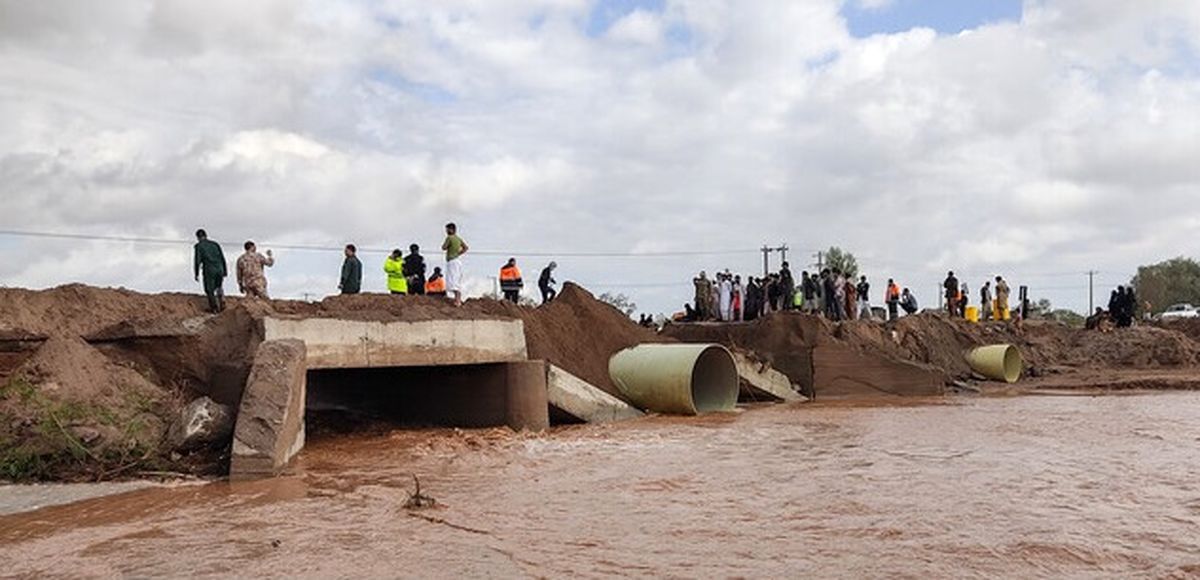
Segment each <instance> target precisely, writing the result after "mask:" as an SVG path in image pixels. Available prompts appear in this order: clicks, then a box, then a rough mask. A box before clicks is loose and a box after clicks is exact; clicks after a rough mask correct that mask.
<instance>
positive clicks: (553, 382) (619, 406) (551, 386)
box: [546, 365, 642, 423]
mask: <svg viewBox="0 0 1200 580" xmlns="http://www.w3.org/2000/svg"><path fill="white" fill-rule="evenodd" d="M547 366H548V367H549V370H548V377H549V379H548V381H547V383H546V388H547V392H548V395H549V403H550V405H552V406H553V407H555V408H556V409H559V410H561V411H563V412H565V413H567V414H569V415H571V416H572V417H575V418H576V419H580V420H582V421H587V422H588V423H609V422H612V421H623V420H625V419H634V418H637V417H641V416H642V412H641V411H639V410H637V409H635V408H633V407H632V406H630V405H629V404H628V403H626V402H624V401H622V400H620V399H618V398H616V397H614V396H612V395H610V394H608V393H606V392H604V391H602V390H600V388H599V387H595V386H592V385H591V384H589V383H587V382H586V381H584V380H583V379H580V378H579V377H576V376H575V375H572V374H571V373H569V372H567V371H565V370H563V369H561V368H558V367H556V366H554V365H547Z"/></svg>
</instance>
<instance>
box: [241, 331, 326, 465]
mask: <svg viewBox="0 0 1200 580" xmlns="http://www.w3.org/2000/svg"><path fill="white" fill-rule="evenodd" d="M304 361H305V348H304V343H303V342H301V341H299V340H295V339H290V340H272V341H266V342H263V343H262V344H260V345H259V347H258V351H257V352H256V353H255V355H254V366H253V367H252V368H251V370H250V378H249V380H248V381H247V383H246V390H245V393H244V394H243V395H242V402H241V405H240V407H239V409H238V415H237V424H236V426H235V427H234V432H233V457H232V458H231V461H230V468H229V477H230V479H253V478H257V477H272V476H274V475H278V474H279V472H280V471H282V470H283V468H284V467H286V466H287V464H288V462H289V461H291V459H292V457H294V456H295V455H296V454H297V453H299V452H300V449H302V448H303V447H304V401H305V387H306V380H307V379H306V375H307V368H306V367H305V363H304Z"/></svg>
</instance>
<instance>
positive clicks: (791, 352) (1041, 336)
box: [664, 312, 1200, 384]
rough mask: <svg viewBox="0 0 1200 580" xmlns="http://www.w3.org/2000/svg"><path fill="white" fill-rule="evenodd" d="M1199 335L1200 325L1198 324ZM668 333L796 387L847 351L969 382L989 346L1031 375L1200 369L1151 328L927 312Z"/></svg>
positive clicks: (1189, 351)
mask: <svg viewBox="0 0 1200 580" xmlns="http://www.w3.org/2000/svg"><path fill="white" fill-rule="evenodd" d="M1197 329H1198V330H1200V323H1197ZM664 334H666V335H668V336H671V337H674V338H677V339H679V340H683V341H686V342H716V343H720V344H724V345H727V346H729V347H731V348H739V349H742V350H748V351H751V352H755V353H757V355H758V356H759V357H760V358H762V359H763V360H766V361H767V362H769V363H770V364H771V365H772V366H774V367H775V368H776V369H779V370H780V371H782V372H784V373H785V374H787V375H788V376H789V377H790V378H792V379H793V380H794V381H798V382H800V383H801V384H806V383H805V382H804V381H806V380H811V377H812V376H813V352H814V350H815V349H818V348H820V347H834V348H836V349H849V350H853V351H855V352H858V353H860V354H862V355H865V356H866V357H867V358H868V359H871V360H882V361H893V362H906V363H913V364H917V365H922V366H924V367H927V368H933V369H937V370H938V371H941V372H943V373H945V375H946V376H947V377H948V378H950V379H954V380H963V379H969V378H971V377H972V375H973V374H972V371H971V369H970V367H969V366H968V364H967V361H966V358H965V356H964V355H965V353H967V352H968V351H969V350H971V349H973V348H976V347H980V346H986V345H991V344H1012V345H1015V346H1016V347H1017V348H1018V349H1020V351H1021V354H1022V356H1023V358H1024V360H1025V369H1026V375H1027V376H1034V377H1036V376H1043V375H1048V374H1061V373H1071V372H1079V371H1081V370H1083V369H1111V370H1122V371H1125V370H1131V369H1171V368H1187V367H1192V366H1196V365H1200V343H1197V342H1195V341H1193V340H1192V339H1191V338H1189V337H1188V336H1186V335H1185V334H1183V333H1181V332H1178V331H1176V330H1167V329H1162V328H1154V327H1146V326H1143V327H1136V328H1129V329H1118V330H1117V331H1115V332H1111V333H1101V332H1095V331H1085V330H1081V329H1076V328H1071V327H1069V326H1067V325H1065V324H1062V323H1057V322H1027V323H1025V324H1024V325H1022V326H1017V325H1015V324H1007V323H984V324H973V323H969V322H967V321H965V320H962V319H958V318H952V317H950V316H948V315H946V314H942V313H923V314H920V315H916V316H908V317H904V318H902V319H900V320H898V321H896V322H894V323H889V324H881V323H879V322H874V321H853V322H844V323H839V324H834V323H831V322H828V321H826V320H824V319H821V318H818V317H814V316H807V315H803V314H799V313H791V312H787V313H776V314H772V315H770V316H767V317H765V318H763V319H760V320H757V321H754V322H752V323H743V324H714V323H703V324H682V325H672V326H668V327H667V328H666V329H665V330H664Z"/></svg>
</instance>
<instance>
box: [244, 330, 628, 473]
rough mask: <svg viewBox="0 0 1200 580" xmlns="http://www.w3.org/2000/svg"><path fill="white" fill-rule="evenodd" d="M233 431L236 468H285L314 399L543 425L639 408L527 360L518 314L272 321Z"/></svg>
mask: <svg viewBox="0 0 1200 580" xmlns="http://www.w3.org/2000/svg"><path fill="white" fill-rule="evenodd" d="M262 331H263V332H262V334H263V342H262V343H261V344H260V345H259V347H258V351H257V352H256V353H255V357H254V364H253V367H252V368H251V371H250V376H249V378H248V380H247V382H246V388H245V391H244V393H243V395H242V399H241V405H240V408H239V411H238V419H237V426H236V428H235V432H234V442H233V458H232V465H231V468H230V476H231V477H232V478H237V479H245V478H253V477H264V476H272V475H275V474H277V473H279V472H280V471H281V470H282V469H283V468H284V467H285V466H286V465H287V464H288V462H289V461H290V460H291V459H292V458H293V457H294V456H295V455H296V454H297V453H299V451H300V450H301V449H302V448H303V447H304V413H305V411H306V410H308V409H320V408H326V407H351V408H362V409H371V410H373V411H377V412H382V413H384V414H386V415H388V416H389V417H392V418H395V419H397V420H398V421H399V422H401V423H413V424H421V425H439V426H454V427H494V426H503V425H507V426H509V427H511V428H513V429H517V430H520V429H529V430H542V429H546V428H548V427H549V425H550V414H551V412H552V411H553V412H554V413H555V414H556V416H565V417H569V418H572V419H574V420H578V421H586V422H598V421H612V420H620V419H626V418H631V417H636V416H640V415H641V412H639V411H638V410H636V409H634V408H633V407H630V406H629V405H627V404H625V403H624V402H622V401H620V400H619V399H617V398H615V397H613V396H612V395H609V394H608V393H605V392H604V391H602V390H600V389H599V388H596V387H594V386H592V385H589V384H587V383H586V382H584V381H582V380H580V379H578V378H577V377H574V376H572V375H571V374H570V373H567V372H566V371H564V370H563V369H561V368H558V367H555V366H553V365H550V364H548V363H546V362H545V361H540V360H529V355H528V350H527V347H526V343H525V329H524V324H523V323H522V322H521V321H520V320H428V321H417V322H371V321H357V320H345V319H333V318H301V319H292V318H276V317H269V318H265V319H263V321H262Z"/></svg>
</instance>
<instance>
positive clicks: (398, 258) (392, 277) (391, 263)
mask: <svg viewBox="0 0 1200 580" xmlns="http://www.w3.org/2000/svg"><path fill="white" fill-rule="evenodd" d="M383 271H384V272H385V273H386V274H387V286H388V291H389V292H391V293H392V294H408V279H407V278H405V277H404V258H403V255H402V253H401V252H400V250H398V249H397V250H392V255H390V256H388V257H387V259H386V260H384V261H383Z"/></svg>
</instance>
